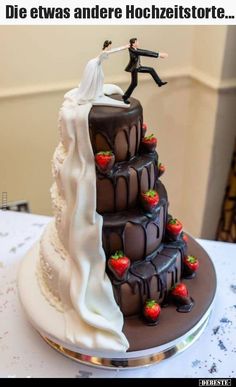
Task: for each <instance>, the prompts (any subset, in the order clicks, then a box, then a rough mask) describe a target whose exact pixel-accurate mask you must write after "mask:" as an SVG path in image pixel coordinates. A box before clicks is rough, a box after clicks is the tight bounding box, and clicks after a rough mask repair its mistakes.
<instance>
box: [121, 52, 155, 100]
mask: <svg viewBox="0 0 236 387" xmlns="http://www.w3.org/2000/svg"><path fill="white" fill-rule="evenodd" d="M129 55H130V61H129V63H128V65H127V66H126V68H125V71H128V72H129V73H131V83H130V85H129V87H128V89H127V90H126V92H125V94H124V96H123V98H124V99H125V100H127V99H128V98H129V97H130V96H131V94H132V92H133V91H134V89H135V87H136V86H137V84H138V73H149V74H151V76H152V77H153V79H154V81H155V82H156V83H157V84H158V86H162V80H161V79H160V78H159V76H158V75H157V73H156V71H155V70H154V69H153V68H152V67H146V66H141V63H140V56H148V57H152V58H158V57H159V53H158V52H153V51H148V50H140V49H139V48H137V49H135V48H133V47H130V48H129Z"/></svg>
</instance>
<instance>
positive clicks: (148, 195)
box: [141, 189, 159, 212]
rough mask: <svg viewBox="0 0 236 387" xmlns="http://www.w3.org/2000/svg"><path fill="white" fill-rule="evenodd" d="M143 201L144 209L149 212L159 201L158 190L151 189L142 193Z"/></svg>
mask: <svg viewBox="0 0 236 387" xmlns="http://www.w3.org/2000/svg"><path fill="white" fill-rule="evenodd" d="M141 202H142V206H143V209H144V210H146V211H148V212H150V211H153V209H155V208H156V206H157V204H158V203H159V195H158V193H157V192H156V191H154V190H152V189H150V190H149V191H147V192H143V193H142V194H141Z"/></svg>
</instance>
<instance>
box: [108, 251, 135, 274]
mask: <svg viewBox="0 0 236 387" xmlns="http://www.w3.org/2000/svg"><path fill="white" fill-rule="evenodd" d="M108 267H109V269H110V270H111V271H112V273H113V274H114V275H115V277H116V278H117V279H119V280H120V279H123V278H124V277H125V275H126V274H127V272H128V270H129V267H130V259H129V258H128V257H126V256H125V255H124V253H123V251H116V252H115V254H113V255H111V257H110V258H109V259H108Z"/></svg>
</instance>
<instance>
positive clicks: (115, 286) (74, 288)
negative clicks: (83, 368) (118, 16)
mask: <svg viewBox="0 0 236 387" xmlns="http://www.w3.org/2000/svg"><path fill="white" fill-rule="evenodd" d="M108 43H109V42H108ZM109 44H110V43H109ZM126 48H127V47H126ZM121 49H124V47H123V48H119V49H116V50H113V52H115V51H118V50H121ZM110 52H111V50H110ZM106 55H107V53H106V52H103V53H102V54H101V55H100V56H98V57H97V58H94V59H92V60H91V61H90V62H88V65H87V66H86V69H85V76H84V77H83V80H82V82H81V86H80V87H79V88H76V89H73V90H71V91H69V92H68V93H66V95H65V97H64V102H63V104H62V107H61V109H60V113H59V137H60V140H59V144H58V146H57V148H56V150H55V153H54V155H53V160H52V172H53V177H54V183H53V185H52V187H51V198H52V204H53V209H54V215H55V216H54V218H53V220H52V221H51V222H50V223H49V224H48V226H47V227H46V228H45V230H44V233H43V235H42V237H41V239H40V241H39V243H37V244H36V245H35V246H34V247H33V250H32V251H31V252H30V253H29V254H28V255H27V257H26V259H25V260H24V262H23V264H22V268H21V272H20V275H19V290H20V297H21V301H22V304H23V307H24V309H25V311H26V313H27V315H28V317H29V319H30V321H31V323H32V324H33V326H34V327H35V328H36V329H37V330H38V331H39V333H40V334H41V335H42V336H43V337H44V338H45V340H47V341H48V342H49V344H51V345H52V346H54V347H55V348H56V349H58V350H59V351H61V352H63V353H64V354H68V356H70V357H73V358H75V356H76V355H75V354H77V355H78V354H82V355H83V356H85V358H82V360H83V361H86V362H89V363H92V364H98V360H96V362H95V363H94V361H93V356H95V355H96V356H101V358H104V357H105V358H106V359H116V360H115V363H114V361H113V363H112V364H113V366H126V365H127V363H124V361H123V363H119V362H118V360H119V359H123V360H124V359H126V358H130V356H133V355H134V358H135V359H137V358H139V356H140V353H141V352H142V354H143V353H145V354H146V353H147V352H145V351H149V352H148V353H151V354H153V353H157V352H158V351H159V349H160V348H161V351H163V345H164V346H166V347H167V348H168V351H169V355H168V356H171V354H173V353H175V352H176V351H177V350H176V348H177V347H175V345H176V340H180V339H181V340H183V341H182V344H181V345H182V347H183V348H185V347H186V346H188V345H189V344H188V343H190V342H191V341H192V340H193V337H195V338H197V337H198V335H199V334H200V333H199V332H201V331H202V330H203V329H204V327H205V325H206V323H207V319H208V317H209V311H210V309H211V306H212V302H213V299H214V294H215V287H216V285H215V284H216V278H215V272H214V268H213V267H212V263H211V261H210V259H209V257H208V256H207V254H206V252H205V251H204V250H203V249H202V248H201V246H200V245H199V244H198V243H197V242H196V241H195V240H194V239H193V238H192V237H191V236H189V235H187V234H186V233H184V231H183V226H182V224H181V222H180V221H179V220H178V219H176V218H175V217H173V216H171V215H170V214H169V213H168V204H169V203H168V197H167V192H166V189H165V187H164V185H163V183H162V181H161V176H162V174H163V173H164V171H165V167H164V165H163V164H161V163H160V160H159V156H158V153H157V149H158V148H157V138H156V137H155V136H154V134H152V131H151V130H149V128H147V125H146V124H145V123H144V119H143V109H142V105H141V103H140V102H139V101H138V100H137V99H135V98H130V101H124V99H123V100H122V93H123V92H122V90H121V89H120V88H119V87H117V86H115V85H103V73H102V69H101V61H102V60H103V59H104V58H105V57H106ZM165 83H166V82H165ZM29 290H30V291H29ZM186 335H187V336H186ZM190 338H191V340H190ZM174 348H175V349H174ZM170 349H171V350H170ZM68 351H73V352H68ZM140 351H141V352H140ZM143 351H144V352H143ZM150 351H151V352H150ZM153 351H154V352H153ZM155 351H156V352H155ZM163 353H164V352H163ZM165 357H167V355H166V353H165V355H162V357H160V359H163V358H165ZM88 359H89V360H88ZM96 359H97V358H96ZM117 359H118V360H117ZM150 359H151V358H150ZM150 359H149V360H150ZM153 359H154V360H153ZM158 359H159V358H158ZM160 359H159V360H160ZM159 360H157V359H156V358H155V357H153V356H152V360H150V361H149V363H150V362H152V361H159ZM117 362H118V363H117ZM100 364H102V363H100ZM106 364H107V363H106ZM138 364H140V363H138ZM142 364H147V363H142Z"/></svg>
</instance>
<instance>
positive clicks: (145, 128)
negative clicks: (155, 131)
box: [142, 122, 147, 132]
mask: <svg viewBox="0 0 236 387" xmlns="http://www.w3.org/2000/svg"><path fill="white" fill-rule="evenodd" d="M142 129H143V130H144V132H146V130H147V124H145V122H143V126H142Z"/></svg>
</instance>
